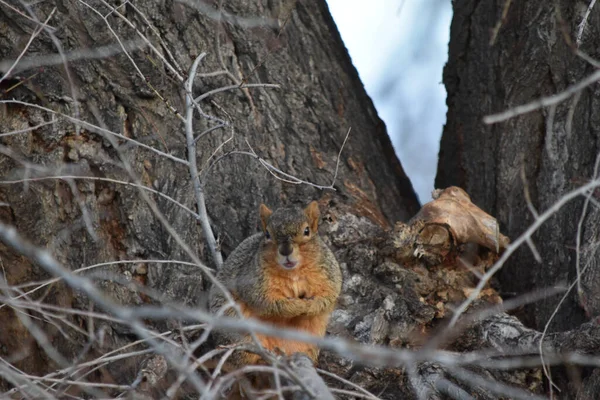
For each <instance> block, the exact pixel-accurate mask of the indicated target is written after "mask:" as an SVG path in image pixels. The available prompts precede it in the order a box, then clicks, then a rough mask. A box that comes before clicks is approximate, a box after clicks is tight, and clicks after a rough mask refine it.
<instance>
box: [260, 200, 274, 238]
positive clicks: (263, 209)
mask: <svg viewBox="0 0 600 400" xmlns="http://www.w3.org/2000/svg"><path fill="white" fill-rule="evenodd" d="M259 214H260V222H262V227H263V231H266V230H267V222H268V221H269V217H270V216H271V214H273V211H271V209H270V208H269V207H267V206H265V205H264V204H263V203H261V205H260V211H259Z"/></svg>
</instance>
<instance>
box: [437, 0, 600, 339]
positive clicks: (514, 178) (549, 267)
mask: <svg viewBox="0 0 600 400" xmlns="http://www.w3.org/2000/svg"><path fill="white" fill-rule="evenodd" d="M593 3H594V2H589V1H584V2H576V1H570V0H562V1H512V2H511V1H504V0H499V1H486V2H481V1H474V0H461V1H455V2H453V4H454V20H453V23H452V29H451V40H450V54H449V60H448V64H447V66H446V68H445V70H444V83H445V84H446V88H447V90H448V100H447V103H448V119H447V124H446V126H445V129H444V133H443V137H442V143H441V149H440V160H439V165H438V174H437V178H436V186H438V187H446V186H448V185H458V186H460V187H462V188H464V189H465V190H466V191H467V192H468V193H469V194H470V195H471V196H472V198H473V200H474V202H475V203H476V204H478V205H479V206H481V207H482V208H483V209H485V210H486V211H488V212H490V213H491V214H492V215H494V216H496V217H497V218H498V220H499V222H500V224H501V230H502V232H504V233H505V234H507V235H508V236H509V237H511V238H513V239H514V238H516V237H517V236H519V235H520V234H521V233H523V232H524V231H525V229H526V228H527V227H528V226H529V225H530V224H531V223H532V222H534V219H535V217H534V215H533V213H532V212H531V211H530V209H529V208H528V205H527V192H528V195H529V196H530V199H531V204H532V205H533V207H534V208H535V209H536V210H537V211H538V212H542V211H544V210H546V209H548V208H549V207H550V206H551V205H552V204H553V203H554V202H556V201H557V200H558V199H559V198H561V196H563V195H564V194H565V193H567V192H569V191H571V190H573V189H575V188H577V187H579V186H581V185H583V184H585V183H587V182H588V181H589V180H591V179H593V177H594V176H595V172H594V164H595V161H596V157H597V155H598V152H599V151H600V147H599V144H598V138H599V134H600V111H599V110H600V103H599V101H600V100H599V99H600V96H598V94H599V92H598V90H599V89H598V85H597V84H593V85H590V86H589V87H587V88H585V89H583V90H582V91H579V92H577V93H576V94H574V95H572V96H569V97H568V99H566V100H564V101H562V102H560V103H558V104H556V105H555V106H550V107H545V108H542V109H537V110H535V111H533V112H530V113H527V114H524V115H520V116H516V117H514V118H510V119H508V120H506V121H503V122H500V123H497V124H492V125H487V124H485V123H484V121H483V118H484V116H486V115H489V114H493V113H498V112H501V111H504V110H506V109H509V108H511V107H515V106H519V105H522V104H525V103H529V102H531V101H534V100H537V99H539V98H541V97H543V96H549V95H553V94H556V93H559V92H562V91H563V90H565V89H567V88H568V87H569V86H571V85H573V84H576V83H577V82H580V81H582V80H583V79H584V78H586V77H588V76H589V75H590V74H592V73H593V72H594V71H597V70H596V69H595V68H597V65H596V66H595V67H594V66H593V65H591V63H590V62H588V61H586V60H585V59H584V58H582V57H581V56H578V55H577V54H576V53H575V48H576V47H577V45H578V44H579V50H581V51H583V52H584V53H587V54H588V55H589V56H591V57H593V58H595V59H596V60H598V59H599V57H600V53H599V52H598V49H599V48H600V47H599V46H600V30H599V29H600V7H598V5H597V4H596V5H595V7H594V8H593V9H591V11H590V12H589V14H588V15H586V12H587V11H588V7H589V6H590V5H593ZM584 19H587V20H586V21H585V22H583V23H584V24H585V26H584V27H583V31H582V32H583V34H582V35H581V36H580V37H579V38H578V36H579V32H580V31H581V24H582V21H584ZM594 199H597V191H594V192H593V195H592V200H594ZM596 204H597V203H596ZM584 210H585V209H584V197H581V196H580V197H579V198H578V199H576V200H574V201H571V202H570V203H569V204H567V205H566V206H565V207H563V209H562V210H560V211H559V212H557V213H556V215H555V216H554V217H553V218H551V219H550V220H549V221H548V222H546V223H545V224H544V225H543V226H542V227H541V228H540V229H539V230H538V232H537V233H536V234H535V235H534V236H533V239H534V243H535V246H536V248H537V251H538V252H539V254H540V256H541V262H536V260H535V257H534V255H533V253H532V251H531V250H530V249H529V248H528V247H527V246H523V247H522V248H521V249H520V250H519V251H517V252H516V253H515V254H514V256H513V257H512V258H511V259H510V260H509V261H508V262H507V264H506V265H505V266H504V268H503V269H502V271H501V273H500V274H499V280H500V284H501V287H502V291H503V293H504V295H505V296H507V297H510V296H513V295H518V294H522V293H525V292H528V291H530V290H531V289H532V288H536V289H539V288H551V287H554V286H555V285H564V284H570V283H572V282H574V281H575V279H576V277H577V273H576V271H577V263H579V266H580V269H581V270H582V275H581V283H582V293H581V294H580V295H578V294H577V290H576V289H575V290H573V291H572V292H571V294H570V296H569V297H568V299H567V301H566V302H564V303H563V304H562V306H560V307H559V308H558V310H557V313H556V315H555V316H553V318H551V317H552V314H553V313H554V311H555V310H556V309H557V307H558V305H559V301H560V299H561V297H562V296H552V297H550V298H548V299H546V300H544V301H541V302H537V303H535V304H532V305H529V306H527V307H526V308H525V310H524V311H523V312H522V313H520V314H519V315H520V316H521V317H522V318H523V320H524V321H526V324H527V325H529V326H531V327H534V328H537V329H541V330H543V329H544V327H545V326H546V324H547V323H549V322H550V321H551V322H550V324H549V332H553V331H566V330H569V329H573V328H575V327H577V326H579V325H580V324H581V323H582V322H584V321H587V320H589V319H590V318H592V317H597V316H598V315H599V313H600V284H599V282H600V279H599V278H600V268H599V265H600V264H598V262H597V261H598V257H599V254H598V246H597V244H598V239H597V236H598V226H599V224H598V222H599V220H600V214H599V212H600V210H598V207H597V206H596V205H592V204H590V205H589V207H587V211H584ZM582 213H585V219H584V220H583V225H582V229H581V246H580V248H579V249H577V240H576V237H577V235H578V233H577V232H578V224H579V223H580V219H581V218H582ZM577 252H579V255H580V258H579V259H578V258H577ZM584 268H585V271H584Z"/></svg>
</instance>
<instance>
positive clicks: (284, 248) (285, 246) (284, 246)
mask: <svg viewBox="0 0 600 400" xmlns="http://www.w3.org/2000/svg"><path fill="white" fill-rule="evenodd" d="M293 251H294V249H293V248H292V244H291V243H289V242H285V243H281V244H280V245H279V254H281V255H282V256H284V257H287V256H289V255H290V254H292V252H293Z"/></svg>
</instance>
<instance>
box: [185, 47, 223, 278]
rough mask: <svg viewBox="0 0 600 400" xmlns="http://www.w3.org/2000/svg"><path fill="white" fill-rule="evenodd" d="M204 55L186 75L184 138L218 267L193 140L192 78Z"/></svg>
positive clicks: (202, 222) (200, 210) (202, 219)
mask: <svg viewBox="0 0 600 400" xmlns="http://www.w3.org/2000/svg"><path fill="white" fill-rule="evenodd" d="M205 56H206V53H202V54H200V55H199V56H198V57H196V59H195V60H194V62H193V64H192V66H191V68H190V72H189V75H188V79H187V81H186V82H185V90H186V96H185V138H186V143H187V151H188V166H189V170H190V176H191V178H192V184H193V185H194V194H195V195H196V206H197V207H198V214H199V216H200V219H199V221H200V225H201V226H202V232H203V233H204V238H205V239H206V243H207V244H208V249H209V251H210V254H211V256H212V259H213V260H214V262H215V264H216V265H217V267H220V266H221V264H223V256H222V255H221V252H220V250H219V249H218V246H217V241H216V239H215V235H214V233H213V231H212V227H211V226H210V222H209V220H208V214H207V212H206V202H205V200H204V189H203V187H202V183H201V182H200V177H199V175H198V167H197V166H196V142H195V141H194V128H193V126H194V105H193V103H194V101H195V100H194V99H193V98H192V86H193V84H194V78H195V76H196V71H197V70H198V65H199V64H200V61H202V59H203V58H204V57H205Z"/></svg>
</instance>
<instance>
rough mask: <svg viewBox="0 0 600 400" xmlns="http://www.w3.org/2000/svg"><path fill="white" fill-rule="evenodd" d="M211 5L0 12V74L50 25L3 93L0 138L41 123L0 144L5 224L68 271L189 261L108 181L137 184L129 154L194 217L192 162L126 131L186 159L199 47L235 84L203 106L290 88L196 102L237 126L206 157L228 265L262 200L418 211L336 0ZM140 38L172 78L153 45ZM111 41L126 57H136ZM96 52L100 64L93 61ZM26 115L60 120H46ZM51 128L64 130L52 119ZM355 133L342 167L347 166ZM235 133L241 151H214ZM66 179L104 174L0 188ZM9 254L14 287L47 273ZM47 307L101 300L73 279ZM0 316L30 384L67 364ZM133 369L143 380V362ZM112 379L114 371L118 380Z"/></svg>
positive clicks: (379, 218) (59, 343)
mask: <svg viewBox="0 0 600 400" xmlns="http://www.w3.org/2000/svg"><path fill="white" fill-rule="evenodd" d="M218 3H219V2H206V3H204V2H199V3H198V5H199V7H200V12H199V11H198V10H197V9H196V8H195V7H194V4H196V3H195V2H190V3H189V4H187V2H177V1H152V2H150V1H143V2H134V3H130V4H126V5H124V6H119V7H118V8H116V9H114V8H113V7H116V6H118V5H119V4H120V3H119V2H103V1H56V2H52V3H49V2H42V3H37V4H35V5H32V6H31V7H29V6H26V5H25V4H24V3H20V2H18V1H14V2H12V1H11V2H9V3H7V4H3V5H0V25H1V26H2V27H3V28H2V30H1V31H0V59H2V60H3V62H2V71H1V72H2V75H4V74H5V73H6V72H8V70H9V68H10V67H11V65H12V62H11V60H15V59H17V57H18V56H19V54H20V52H21V51H22V50H23V49H24V48H26V46H27V41H28V40H29V38H30V37H31V36H32V34H33V33H34V32H35V31H36V30H37V29H38V26H39V24H38V23H36V22H35V20H40V21H44V20H45V19H46V18H47V17H48V16H50V15H51V14H52V13H53V14H52V17H51V18H50V19H49V20H48V26H49V28H46V30H42V31H41V33H39V35H38V36H37V37H35V38H34V40H33V41H32V43H31V45H30V46H29V47H28V50H27V52H26V54H25V57H24V59H23V60H21V61H22V62H21V63H20V64H17V66H16V68H15V69H13V70H12V73H11V74H10V75H9V76H7V79H5V80H3V81H2V82H1V83H0V84H1V90H2V100H3V103H2V110H1V112H2V118H1V119H0V125H1V132H3V133H7V132H12V131H15V130H23V129H25V130H26V129H29V128H30V127H34V126H37V125H40V124H42V126H40V127H39V128H37V129H32V130H29V131H26V132H24V133H21V134H14V135H10V136H4V137H2V138H0V141H1V144H2V146H3V147H2V150H3V155H2V156H1V157H0V175H1V176H2V178H1V179H2V181H3V184H2V186H1V187H0V202H1V203H2V204H1V207H0V218H1V220H2V221H3V222H5V223H9V224H10V225H14V226H15V227H16V228H17V230H18V231H19V232H20V234H22V235H23V236H25V237H27V238H29V239H30V240H32V241H34V243H35V244H37V245H39V246H41V247H45V248H48V249H49V250H51V252H52V253H53V254H54V255H55V257H56V258H57V259H58V260H59V261H60V262H62V263H63V264H64V265H66V266H68V267H69V268H71V269H76V268H80V267H82V266H86V265H92V264H96V263H101V262H106V261H114V260H131V259H163V260H185V259H188V258H187V256H186V255H185V253H184V251H183V250H182V249H181V248H180V247H179V246H178V245H177V244H176V243H175V242H174V241H173V240H172V238H171V237H170V235H168V234H167V232H166V231H165V229H164V228H163V227H162V226H161V224H160V223H159V222H158V220H157V219H156V217H155V216H153V214H152V213H151V212H150V210H149V208H148V206H147V205H146V203H145V202H144V201H143V200H142V198H141V197H140V196H139V195H138V192H137V191H136V189H135V188H132V187H130V186H125V185H123V184H116V183H113V182H109V181H106V179H117V180H121V181H130V177H129V176H128V174H127V173H126V171H125V170H124V168H123V163H122V162H121V161H120V160H119V152H121V153H123V154H125V158H126V160H127V161H128V162H129V163H130V164H131V166H132V169H133V171H134V172H135V174H136V175H137V176H139V177H140V182H141V183H142V184H143V185H145V186H148V187H151V188H153V189H155V190H158V191H160V192H162V193H164V194H166V195H168V196H171V197H172V198H174V199H176V200H177V201H179V202H180V203H182V204H184V205H186V206H188V207H189V208H192V209H194V208H195V199H194V193H193V190H192V185H191V183H190V179H189V171H188V169H187V166H185V165H182V164H181V163H178V162H174V161H173V160H171V159H169V158H167V157H166V156H165V155H164V154H157V153H155V152H152V151H148V150H147V149H144V148H141V147H139V146H137V145H136V144H132V143H131V142H129V141H127V140H125V139H124V138H123V137H125V138H132V139H135V140H137V141H139V142H142V143H143V144H145V145H147V146H151V147H154V148H156V149H158V150H160V151H162V152H164V153H167V154H169V155H172V156H175V157H178V158H181V159H186V147H185V143H186V141H185V135H184V130H183V124H182V122H181V120H180V119H179V118H178V116H177V113H179V114H183V112H184V96H183V91H182V88H183V82H182V81H181V79H179V78H180V77H183V79H185V78H187V71H188V69H189V67H190V65H191V64H192V62H193V60H194V59H195V58H196V56H198V55H199V54H201V53H202V52H206V53H207V56H206V57H205V58H204V59H203V60H202V62H201V64H200V68H199V73H200V74H202V73H204V74H207V73H212V72H215V71H222V70H227V71H228V73H227V74H223V73H221V74H216V75H215V74H213V75H210V74H208V75H204V76H199V77H198V78H197V79H196V80H195V85H194V95H195V96H199V95H201V94H203V93H207V92H209V91H210V90H213V89H218V88H221V87H223V86H227V85H239V84H241V83H250V84H251V83H275V84H279V85H280V89H271V88H260V87H259V88H250V89H243V90H240V89H235V88H234V89H231V90H229V91H224V92H221V93H217V94H215V95H212V96H210V97H207V98H206V100H204V101H202V102H201V106H202V107H203V111H204V112H205V113H207V114H210V115H212V116H215V117H218V118H219V119H221V120H224V121H225V122H227V123H228V124H229V126H228V127H225V128H223V129H218V130H215V131H213V132H210V133H208V134H206V135H204V136H203V137H202V138H200V140H199V141H198V149H199V150H198V154H197V156H198V166H199V168H200V172H201V178H202V181H203V184H204V190H205V195H206V199H207V209H208V214H209V218H210V221H211V224H212V226H213V229H214V230H215V232H216V234H217V236H218V240H219V242H220V245H221V249H222V252H223V253H224V255H227V254H228V253H229V252H230V251H231V249H233V248H234V247H235V246H236V245H237V244H238V243H239V242H240V241H241V240H242V239H243V238H244V237H246V236H248V235H249V234H251V233H253V232H255V230H256V227H257V210H258V205H259V204H260V202H265V203H267V204H269V205H270V206H271V207H277V206H279V205H281V204H306V203H307V202H308V201H309V200H312V199H318V200H320V202H321V204H322V206H324V209H325V210H326V209H329V210H330V211H335V210H336V209H337V208H338V205H342V204H343V205H344V207H346V210H347V211H348V210H351V212H352V213H353V214H354V215H356V216H358V217H366V218H367V219H368V220H370V221H372V222H373V223H375V224H376V225H378V226H382V227H389V226H391V225H392V224H393V223H394V222H395V221H398V220H406V219H408V218H409V217H410V216H411V215H413V214H414V213H415V212H416V211H417V209H418V201H417V199H416V196H415V194H414V192H413V190H412V186H411V184H410V182H409V180H408V178H407V177H406V175H405V174H404V172H403V170H402V167H401V165H400V163H399V161H398V160H397V159H396V157H395V155H394V151H393V148H392V146H391V142H390V140H389V138H388V137H387V134H386V131H385V127H384V125H383V123H382V122H381V120H380V119H379V118H378V116H377V113H376V111H375V109H374V107H373V104H372V102H371V100H370V99H369V98H368V96H367V95H366V93H365V91H364V88H363V86H362V83H361V82H360V80H359V78H358V74H357V72H356V70H355V68H354V67H353V65H352V63H351V61H350V58H349V56H348V54H347V52H346V50H345V48H344V46H343V43H342V41H341V38H340V36H339V34H338V32H337V30H336V28H335V25H334V23H333V20H332V18H331V16H330V15H329V12H328V10H327V6H326V4H325V2H324V1H318V2H313V1H282V2H267V3H265V2H263V1H237V2H226V4H224V6H223V16H222V17H219V13H218V12H217V9H218ZM219 20H222V22H220V21H219ZM141 35H143V36H144V37H145V38H147V39H148V40H149V41H150V42H151V44H152V45H153V46H154V47H155V48H156V49H158V52H159V53H160V54H161V55H162V56H163V57H164V58H165V59H166V60H167V61H168V63H170V64H171V65H173V66H174V70H172V69H170V68H169V67H168V66H167V65H166V62H165V61H164V60H162V59H161V58H160V57H159V56H158V55H157V54H156V53H155V52H153V51H151V50H150V48H149V46H148V44H147V43H146V42H145V39H142V37H141ZM118 40H120V41H122V42H123V44H124V46H125V47H126V48H128V49H129V52H128V53H129V54H128V55H125V54H123V51H122V50H121V48H120V43H119V42H118ZM132 42H133V43H132ZM57 46H60V51H61V52H63V54H64V55H65V57H66V58H67V59H68V60H70V61H69V63H68V68H65V67H64V65H62V63H61V58H60V57H56V55H58V53H59V47H57ZM136 46H137V47H141V49H135V47H136ZM98 48H104V49H105V50H106V49H108V50H106V51H107V52H108V53H111V54H109V56H103V55H105V54H106V52H104V53H102V52H98V51H97V49H98ZM86 52H87V53H86ZM86 54H92V55H93V54H96V55H97V56H96V57H91V59H90V58H89V57H86ZM98 54H99V55H100V56H102V57H98ZM44 55H48V57H45V58H44ZM52 55H54V57H52ZM57 59H58V61H56V60H57ZM36 62H37V64H36ZM28 63H29V64H28ZM34 64H35V65H36V66H35V67H32V66H31V65H34ZM27 65H29V67H27ZM23 66H25V67H23ZM179 66H180V67H179ZM12 99H16V100H18V101H22V102H27V103H29V104H24V103H18V102H15V101H12ZM31 104H34V105H39V106H43V107H46V108H48V109H51V110H54V111H55V112H60V113H63V114H64V115H52V113H51V112H48V111H46V110H42V109H38V108H35V107H32V106H31ZM65 116H71V117H73V118H77V119H78V120H81V121H86V122H89V123H91V124H94V125H97V126H98V127H101V128H105V129H108V130H111V131H113V132H116V133H118V134H121V135H123V137H118V138H117V140H118V142H119V145H120V148H119V149H118V151H117V150H116V149H115V148H113V147H112V146H111V145H110V141H109V140H108V139H107V138H106V137H103V135H102V132H101V131H100V129H99V128H95V127H91V126H89V125H85V124H82V123H79V124H78V125H77V124H74V123H73V122H72V120H69V119H68V118H67V117H65ZM52 118H56V119H57V121H56V122H55V123H50V124H45V125H43V124H44V123H45V122H48V121H51V120H52ZM218 124H219V121H215V120H214V118H213V119H212V120H211V119H207V118H201V117H199V116H198V115H196V120H195V129H196V132H195V133H196V134H198V133H200V132H202V131H205V130H206V129H208V128H210V127H213V126H215V125H218ZM350 128H351V129H352V132H351V134H350V136H349V138H348V141H347V143H346V145H345V148H344V151H343V153H342V156H341V159H340V163H339V171H337V165H336V159H337V155H338V152H339V151H340V148H341V146H342V143H343V141H344V138H345V135H346V132H347V131H348V129H350ZM232 134H235V136H234V138H233V140H231V141H229V142H228V143H227V144H226V145H225V146H224V147H223V148H222V149H221V150H220V151H217V149H218V148H219V146H220V145H222V144H223V143H224V142H225V141H226V139H228V138H229V137H230V136H231V135H232ZM248 144H249V145H250V146H251V149H252V150H251V149H250V148H249V147H248ZM232 151H245V152H251V151H254V152H256V154H257V155H258V156H259V157H261V158H263V159H264V160H266V161H267V162H269V163H271V164H272V165H274V166H275V167H277V168H279V169H281V170H282V171H284V172H286V173H288V174H291V175H294V176H296V177H298V178H300V179H303V180H306V181H310V182H313V183H315V184H319V185H324V186H328V185H330V184H331V183H332V181H333V178H334V174H335V173H336V172H337V179H336V180H335V184H334V187H335V189H336V190H335V191H332V190H321V189H316V188H314V187H312V186H310V185H306V184H288V183H285V182H282V181H281V180H278V179H276V177H274V175H272V174H271V173H270V172H269V171H268V170H267V169H266V168H265V167H264V166H263V165H261V163H260V162H259V161H258V160H257V159H256V158H253V157H251V156H249V155H247V154H240V153H231V152H232ZM213 154H214V157H212V158H211V156H213ZM215 160H218V161H217V162H215ZM207 165H210V168H208V167H207ZM37 167H43V168H45V169H46V170H44V171H41V170H38V169H36V168H37ZM59 175H80V176H87V177H92V178H94V179H73V180H72V181H65V180H60V179H44V180H39V181H35V182H27V183H12V184H11V183H7V182H6V181H14V180H19V179H23V178H29V177H34V178H39V177H43V176H59ZM276 175H277V174H276ZM280 177H281V175H280ZM103 179H104V180H103ZM154 200H155V201H156V202H157V204H158V207H159V209H160V211H161V212H162V213H163V214H164V215H165V217H166V218H167V220H168V221H169V222H170V223H171V224H172V225H173V227H174V228H175V230H176V231H177V232H178V233H179V234H180V235H181V236H182V238H183V239H184V241H185V242H186V243H188V244H190V245H191V247H192V250H193V251H194V252H196V253H197V254H199V255H200V256H201V258H203V259H205V260H208V261H209V262H210V259H209V257H208V251H206V250H205V248H204V241H203V238H202V232H201V231H200V229H199V227H198V225H197V222H196V221H195V220H194V218H193V217H192V216H191V215H190V214H189V213H187V212H186V211H185V210H183V209H182V208H181V207H178V206H176V205H174V204H173V203H172V202H169V201H167V200H165V199H164V198H162V197H158V196H155V199H154ZM348 212H350V211H348ZM92 235H95V236H96V237H93V236H92ZM0 254H1V258H2V266H3V268H4V269H5V271H6V272H5V274H6V275H5V276H6V279H7V281H8V283H9V284H11V285H18V284H20V283H24V282H28V281H35V280H39V279H41V278H44V277H47V275H46V273H45V272H44V271H43V270H42V269H41V268H39V266H37V265H35V264H34V263H31V262H30V261H28V260H27V259H25V258H21V257H20V256H19V255H17V254H16V253H14V252H12V251H10V250H9V249H8V248H7V247H5V246H3V245H0ZM102 273H103V274H112V275H110V276H114V279H112V278H111V279H105V280H100V282H101V286H102V289H103V290H104V291H105V292H106V293H107V295H108V296H109V297H112V298H115V299H117V300H118V301H120V302H122V303H124V304H143V303H144V302H145V301H147V299H146V298H144V297H143V296H140V295H139V294H137V293H135V292H132V291H129V290H126V289H125V288H124V287H123V286H122V285H120V284H118V283H115V282H118V279H119V278H120V279H122V280H123V279H124V280H130V279H134V280H137V281H139V282H142V283H143V284H145V285H147V286H148V287H149V288H152V289H154V290H156V291H157V292H158V293H160V294H161V295H162V298H163V301H165V302H168V301H169V300H174V299H177V301H180V302H183V303H185V304H190V305H194V304H199V303H200V301H201V297H202V295H203V293H204V291H205V289H206V288H207V282H205V280H204V279H203V276H202V274H201V272H200V271H199V270H198V269H197V268H196V267H192V266H186V265H177V264H174V265H168V266H166V265H163V264H157V263H147V264H146V263H140V264H139V265H135V266H131V265H127V264H123V265H111V266H109V267H108V268H104V269H102ZM4 294H5V295H8V293H4ZM44 299H45V301H48V302H50V303H53V304H60V305H63V306H69V307H73V308H83V309H88V308H89V307H92V306H91V305H90V302H89V301H88V300H87V298H86V297H85V296H83V295H82V294H81V293H78V292H73V291H71V290H70V289H69V288H68V287H66V286H65V285H62V284H55V285H53V286H51V287H50V289H49V290H48V292H47V293H45V294H44ZM0 313H1V314H2V315H1V318H2V320H3V321H11V323H10V324H9V325H7V326H10V328H9V329H2V330H1V331H0V343H2V344H3V346H2V352H3V355H4V356H8V355H11V354H19V351H21V350H22V351H24V354H26V356H24V357H23V358H22V359H21V360H19V361H17V362H16V364H17V365H18V366H19V368H21V369H23V370H25V371H27V372H29V373H34V374H44V373H47V372H48V371H51V370H53V369H55V368H56V367H57V366H56V365H55V364H54V363H53V362H52V361H51V360H50V358H49V357H48V356H47V355H46V354H45V353H44V351H43V349H41V348H40V347H38V346H37V345H35V342H34V340H33V338H32V336H31V335H30V334H28V333H27V329H26V328H25V327H24V325H23V322H22V321H20V320H18V319H17V318H16V316H15V314H14V313H13V312H11V311H10V310H9V308H8V307H4V308H3V309H2V310H0ZM73 320H74V321H75V325H80V326H87V328H89V329H93V327H90V326H89V324H88V323H89V322H90V321H88V322H86V321H85V318H81V317H74V318H73ZM98 324H100V325H103V324H104V325H106V328H107V331H106V335H107V338H106V339H105V344H106V343H109V345H108V348H112V347H114V346H117V345H119V344H124V343H127V342H129V341H131V340H132V338H131V337H130V336H129V334H130V332H129V331H127V330H123V329H122V328H119V326H118V324H112V323H106V324H105V323H103V322H98ZM42 327H43V330H44V331H46V332H47V333H48V335H49V338H50V341H51V342H52V343H53V344H54V346H55V347H56V348H57V349H59V351H60V352H61V353H62V354H63V356H64V357H65V358H66V359H68V360H72V359H74V358H75V357H76V356H77V355H78V354H79V352H80V351H81V348H82V347H84V344H85V342H86V338H85V336H84V335H82V334H75V333H72V334H70V335H66V336H65V335H61V334H60V333H59V331H58V330H56V329H55V328H53V327H52V326H51V324H46V323H42ZM95 327H96V328H98V325H96V326H95ZM94 351H98V352H102V351H103V350H101V349H94ZM125 364H126V363H125ZM111 368H112V367H111ZM109 370H110V368H109ZM129 372H130V373H129V375H131V373H133V372H135V366H134V368H133V372H132V371H129ZM111 373H114V374H115V375H114V376H119V373H118V372H116V370H113V371H111ZM125 377H129V378H130V376H128V375H127V374H125V375H122V378H124V379H125ZM114 379H116V378H114ZM125 380H126V379H125Z"/></svg>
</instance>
